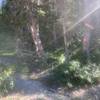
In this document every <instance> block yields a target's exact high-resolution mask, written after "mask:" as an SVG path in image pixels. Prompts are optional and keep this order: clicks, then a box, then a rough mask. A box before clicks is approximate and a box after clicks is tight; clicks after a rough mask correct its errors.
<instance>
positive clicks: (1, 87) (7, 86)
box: [0, 65, 15, 95]
mask: <svg viewBox="0 0 100 100" xmlns="http://www.w3.org/2000/svg"><path fill="white" fill-rule="evenodd" d="M14 68H15V67H13V66H11V67H9V66H4V65H0V94H1V95H5V94H6V93H8V92H9V91H10V90H12V89H13V88H14V78H13V75H14Z"/></svg>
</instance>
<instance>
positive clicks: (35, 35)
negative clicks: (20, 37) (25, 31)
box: [27, 0, 44, 57]
mask: <svg viewBox="0 0 100 100" xmlns="http://www.w3.org/2000/svg"><path fill="white" fill-rule="evenodd" d="M27 2H28V8H29V13H28V14H29V15H28V16H29V24H28V25H29V26H28V27H29V29H30V32H31V34H32V39H33V41H34V44H35V47H36V53H37V55H38V56H39V57H42V56H43V54H44V50H43V46H42V42H41V39H40V36H39V24H38V22H37V20H36V18H34V16H33V12H32V10H33V5H32V0H30V1H27ZM39 4H40V0H39V1H38V5H39Z"/></svg>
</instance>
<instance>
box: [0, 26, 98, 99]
mask: <svg viewBox="0 0 100 100" xmlns="http://www.w3.org/2000/svg"><path fill="white" fill-rule="evenodd" d="M15 46H16V37H15V35H14V34H13V31H9V29H8V28H7V27H5V25H4V26H3V25H0V64H5V65H7V66H9V65H14V64H15V65H16V64H17V63H18V62H17V57H16V52H15V51H16V50H15V48H16V47H15ZM33 74H34V73H33ZM14 77H15V79H16V81H15V84H16V85H15V90H14V91H13V92H11V93H10V94H9V95H7V96H4V97H0V100H25V99H26V100H100V85H98V86H93V87H90V88H87V89H86V88H79V89H74V90H73V91H70V90H67V91H64V89H63V88H60V87H58V89H55V88H51V87H48V86H47V85H46V84H45V82H44V81H45V79H44V80H40V79H39V80H38V79H37V80H36V79H34V80H32V79H28V78H27V77H23V75H19V74H16V75H15V76H14Z"/></svg>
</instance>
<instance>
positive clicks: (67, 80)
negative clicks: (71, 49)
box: [54, 61, 100, 87]
mask: <svg viewBox="0 0 100 100" xmlns="http://www.w3.org/2000/svg"><path fill="white" fill-rule="evenodd" d="M54 76H55V81H57V82H60V83H63V84H67V85H68V86H69V87H72V86H73V85H83V84H86V83H90V84H93V83H95V82H97V81H99V79H100V65H96V64H95V63H89V64H87V65H82V64H81V63H80V62H79V61H70V62H69V64H68V65H66V63H63V64H61V65H59V66H58V67H57V68H55V70H54Z"/></svg>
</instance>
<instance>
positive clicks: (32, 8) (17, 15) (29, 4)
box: [5, 0, 44, 57]
mask: <svg viewBox="0 0 100 100" xmlns="http://www.w3.org/2000/svg"><path fill="white" fill-rule="evenodd" d="M37 6H38V5H37V3H35V2H34V1H33V0H8V1H7V4H6V7H5V8H6V15H7V17H8V20H9V21H10V22H11V23H12V24H13V25H15V26H16V27H17V29H20V30H21V31H22V29H23V26H24V27H25V28H27V29H28V31H29V32H30V33H31V35H32V39H33V41H34V44H35V47H36V52H37V55H38V56H39V57H42V56H43V54H44V50H43V46H42V42H41V39H40V36H39V24H38V20H37V16H36V10H37Z"/></svg>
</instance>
